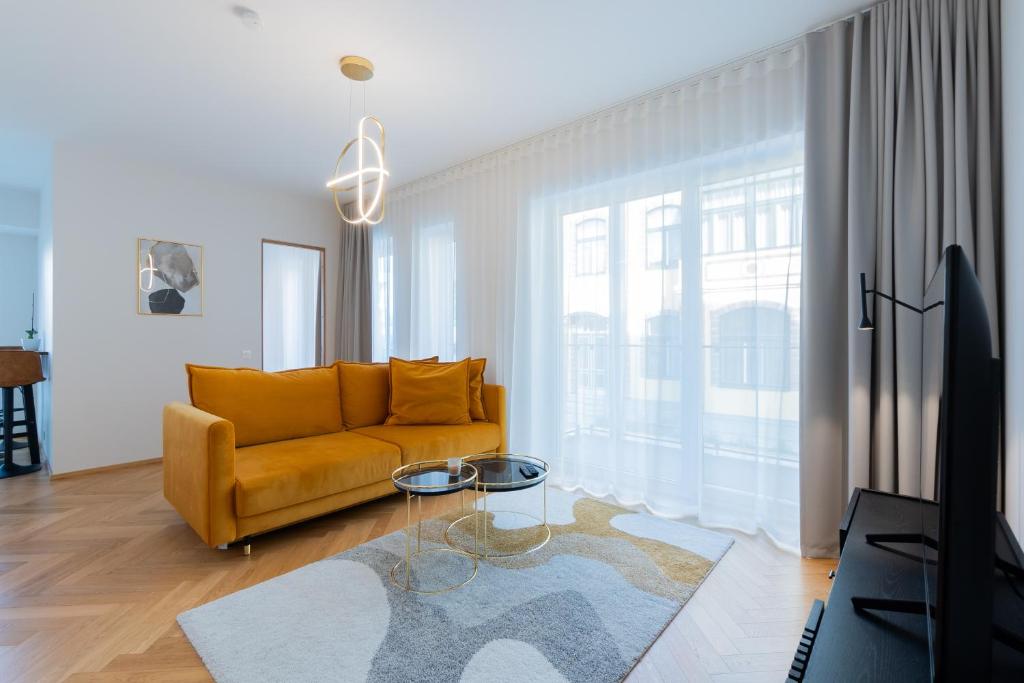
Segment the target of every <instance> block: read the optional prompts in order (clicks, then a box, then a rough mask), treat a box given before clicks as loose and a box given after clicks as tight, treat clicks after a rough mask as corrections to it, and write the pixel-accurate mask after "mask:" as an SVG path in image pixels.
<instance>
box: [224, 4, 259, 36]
mask: <svg viewBox="0 0 1024 683" xmlns="http://www.w3.org/2000/svg"><path fill="white" fill-rule="evenodd" d="M231 13H232V14H234V15H235V16H236V17H238V18H239V19H240V20H241V22H242V23H243V24H245V26H246V28H249V29H251V30H253V31H259V30H260V29H261V28H263V19H261V18H260V13H259V12H257V11H256V10H254V9H253V8H251V7H246V6H245V5H235V6H234V7H232V8H231Z"/></svg>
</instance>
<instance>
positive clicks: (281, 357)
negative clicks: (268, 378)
mask: <svg viewBox="0 0 1024 683" xmlns="http://www.w3.org/2000/svg"><path fill="white" fill-rule="evenodd" d="M322 256H323V252H322V251H320V250H319V249H311V248H306V247H296V246H291V245H286V244H275V243H273V242H264V243H263V369H264V370H271V371H276V370H290V369H293V368H308V367H312V366H314V365H318V364H319V363H320V361H321V359H320V353H321V352H322V349H321V348H320V339H321V329H320V325H321V322H322V321H321V317H320V311H321V307H322V306H323V302H322V296H323V291H322V289H321V282H322V279H321V274H320V268H321V260H322Z"/></svg>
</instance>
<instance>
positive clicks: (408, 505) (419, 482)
mask: <svg viewBox="0 0 1024 683" xmlns="http://www.w3.org/2000/svg"><path fill="white" fill-rule="evenodd" d="M391 481H392V482H393V483H394V485H395V488H397V489H398V490H399V491H404V492H405V518H406V529H405V558H404V559H402V560H399V561H398V563H397V564H395V566H394V567H392V568H391V581H392V582H393V583H394V584H395V585H396V586H398V587H399V588H402V589H403V590H407V591H410V592H413V593H420V594H423V595H436V594H438V593H447V592H448V591H451V590H455V589H456V588H461V587H462V586H465V585H466V584H467V583H469V582H470V581H472V580H473V579H474V578H475V577H476V572H477V566H478V559H477V558H478V555H477V554H476V553H473V552H467V551H465V550H462V549H459V548H452V547H450V546H447V545H445V546H442V547H432V548H423V547H422V536H423V534H422V530H423V498H424V497H425V496H443V495H447V494H450V493H458V494H459V495H461V496H462V511H463V513H465V510H466V493H465V492H466V489H473V490H474V491H476V490H477V481H478V477H477V470H476V468H475V467H474V466H473V465H470V464H468V463H466V462H463V463H461V464H460V465H459V468H458V473H457V474H452V473H450V472H449V469H448V461H447V460H428V461H425V462H418V463H414V464H412V465H405V466H404V467H399V468H398V469H397V470H395V471H394V472H392V473H391ZM413 497H415V498H416V508H417V510H416V549H415V550H413V549H412V544H413V539H412V535H413V534H412V527H413V523H412V499H413ZM475 498H476V496H474V499H475ZM476 537H477V538H479V535H478V534H477V535H476ZM441 553H443V554H445V555H446V557H447V559H453V558H465V560H464V562H462V563H457V564H465V565H466V568H465V569H464V570H457V568H456V567H447V568H446V567H445V566H444V564H445V563H444V562H438V563H426V564H427V565H430V564H432V565H433V566H430V567H428V566H425V565H424V564H421V563H420V562H418V560H419V559H420V558H422V557H423V556H425V555H434V554H441ZM452 564H456V563H452ZM403 565H404V567H405V571H404V576H400V568H401V567H402V566H403ZM414 565H415V567H414ZM414 569H415V571H414ZM456 570H457V571H462V572H463V573H462V574H461V576H466V578H464V579H462V580H461V581H459V582H458V583H452V582H450V581H448V580H447V574H448V573H449V572H450V571H456ZM417 573H419V574H422V575H423V576H421V577H416V578H417V580H421V581H423V582H425V583H429V580H430V579H431V578H433V579H435V583H437V584H439V585H440V587H439V588H427V587H425V586H423V585H418V586H416V585H414V580H413V579H414V575H415V574H417ZM467 575H468V576H467Z"/></svg>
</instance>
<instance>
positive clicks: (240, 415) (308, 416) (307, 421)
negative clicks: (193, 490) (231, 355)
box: [185, 365, 342, 447]
mask: <svg viewBox="0 0 1024 683" xmlns="http://www.w3.org/2000/svg"><path fill="white" fill-rule="evenodd" d="M185 369H186V371H187V372H188V391H189V397H190V398H191V399H192V405H194V406H195V407H196V408H199V409H200V410H203V411H205V412H207V413H212V414H213V415H216V416H217V417H222V418H224V419H225V420H228V421H229V422H231V423H232V424H233V425H234V426H235V445H236V446H239V447H242V446H251V445H253V444H260V443H268V442H270V441H280V440H282V439H298V438H301V437H305V436H316V435H319V434H329V433H331V432H338V431H341V429H342V420H341V394H340V392H339V390H338V373H337V371H336V370H335V369H334V368H305V369H303V370H286V371H284V372H263V371H261V370H253V369H251V368H238V369H232V368H212V367H206V366H202V365H186V366H185Z"/></svg>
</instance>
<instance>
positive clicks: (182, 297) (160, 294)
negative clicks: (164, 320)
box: [135, 237, 206, 317]
mask: <svg viewBox="0 0 1024 683" xmlns="http://www.w3.org/2000/svg"><path fill="white" fill-rule="evenodd" d="M204 268H205V259H204V255H203V247H202V245H199V244H189V243H187V242H176V241H172V240H163V239H157V238H153V237H139V238H137V239H136V241H135V302H136V309H135V310H136V313H137V314H139V315H166V316H180V317H202V315H203V308H204V300H205V289H206V288H205V271H204Z"/></svg>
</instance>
